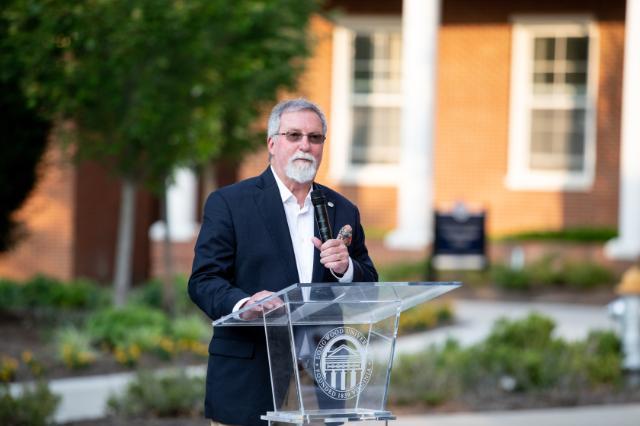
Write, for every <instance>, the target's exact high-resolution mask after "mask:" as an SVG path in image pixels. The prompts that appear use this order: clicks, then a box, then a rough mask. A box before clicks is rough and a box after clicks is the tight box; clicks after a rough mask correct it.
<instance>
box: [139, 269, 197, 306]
mask: <svg viewBox="0 0 640 426" xmlns="http://www.w3.org/2000/svg"><path fill="white" fill-rule="evenodd" d="M174 284H175V287H174V290H175V296H176V310H175V311H176V313H186V312H190V311H192V312H195V308H194V307H195V305H194V304H193V303H192V302H191V299H189V295H188V293H187V277H185V276H182V275H179V276H176V278H175V280H174ZM162 286H163V284H162V281H160V280H158V279H154V280H151V281H148V282H147V283H144V284H142V285H141V286H139V287H137V288H135V289H134V290H133V291H132V292H131V296H130V300H131V303H132V304H136V305H145V306H149V307H152V308H157V309H162Z"/></svg>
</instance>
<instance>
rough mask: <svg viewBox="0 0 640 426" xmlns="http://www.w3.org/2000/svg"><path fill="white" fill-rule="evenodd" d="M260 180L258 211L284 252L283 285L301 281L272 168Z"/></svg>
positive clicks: (275, 241) (281, 257)
mask: <svg viewBox="0 0 640 426" xmlns="http://www.w3.org/2000/svg"><path fill="white" fill-rule="evenodd" d="M259 182H260V183H259V184H258V190H257V191H256V193H255V201H256V205H257V207H258V212H259V214H260V215H261V216H262V220H263V221H264V224H265V226H266V228H267V229H268V231H269V234H270V235H271V238H272V239H273V243H274V246H275V250H277V252H281V253H282V255H281V256H278V258H279V259H280V261H281V263H282V267H283V268H284V271H285V274H286V276H285V277H284V278H285V280H286V281H285V282H284V283H283V285H285V284H287V285H288V284H289V283H298V282H300V277H299V276H298V268H297V267H296V256H295V253H294V251H293V244H292V243H291V234H290V232H289V226H288V225H287V217H286V215H285V213H284V207H283V205H282V199H281V198H280V191H278V185H277V184H276V181H275V179H274V177H273V174H272V172H271V169H267V170H266V171H265V172H264V173H262V175H260V180H259Z"/></svg>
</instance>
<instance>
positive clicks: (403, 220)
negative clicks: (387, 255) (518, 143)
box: [386, 0, 441, 249]
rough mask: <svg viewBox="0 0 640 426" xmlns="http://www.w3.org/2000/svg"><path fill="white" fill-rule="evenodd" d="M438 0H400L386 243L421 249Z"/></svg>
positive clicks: (427, 233)
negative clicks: (396, 118) (395, 149)
mask: <svg viewBox="0 0 640 426" xmlns="http://www.w3.org/2000/svg"><path fill="white" fill-rule="evenodd" d="M440 5H441V0H433V1H425V0H404V2H403V9H402V91H403V104H402V122H401V123H402V124H401V126H402V129H401V145H402V147H401V156H400V182H399V186H398V207H397V208H398V224H397V228H396V229H395V230H394V231H393V232H392V233H391V234H389V235H388V236H387V239H386V244H387V246H389V247H391V248H398V249H424V248H425V247H426V245H427V244H428V243H429V242H430V241H431V239H432V229H431V228H432V222H433V141H434V127H435V126H434V123H435V103H436V96H435V94H436V60H437V51H438V28H439V25H440Z"/></svg>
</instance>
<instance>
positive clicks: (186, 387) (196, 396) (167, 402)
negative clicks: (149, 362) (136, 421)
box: [108, 371, 204, 417]
mask: <svg viewBox="0 0 640 426" xmlns="http://www.w3.org/2000/svg"><path fill="white" fill-rule="evenodd" d="M203 389H204V378H203V377H188V376H187V375H186V373H185V372H184V371H181V372H179V373H176V374H170V375H166V374H165V375H153V374H150V373H148V372H144V373H140V374H139V375H138V377H137V378H136V380H135V381H133V382H132V383H131V384H129V386H128V388H127V391H126V393H125V394H124V395H122V396H121V397H111V398H110V399H109V402H108V405H109V409H110V411H111V412H112V414H114V415H116V416H120V417H150V416H152V417H185V416H191V417H201V416H202V391H203Z"/></svg>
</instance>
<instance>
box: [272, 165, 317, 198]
mask: <svg viewBox="0 0 640 426" xmlns="http://www.w3.org/2000/svg"><path fill="white" fill-rule="evenodd" d="M269 167H270V168H271V173H273V177H274V178H276V184H278V191H279V192H280V200H281V201H282V204H285V203H287V202H290V200H292V201H294V202H295V201H296V198H295V197H294V196H293V193H292V192H291V191H290V190H289V188H287V187H286V185H285V184H284V183H283V182H282V181H281V180H280V178H279V177H278V174H277V173H276V171H275V170H274V169H273V166H269ZM312 189H313V184H311V187H310V188H309V192H308V193H307V196H306V197H305V199H304V203H305V204H307V202H311V190H312Z"/></svg>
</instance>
